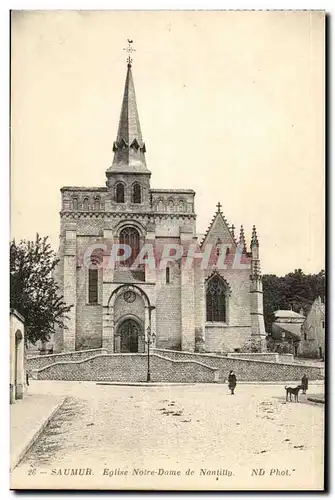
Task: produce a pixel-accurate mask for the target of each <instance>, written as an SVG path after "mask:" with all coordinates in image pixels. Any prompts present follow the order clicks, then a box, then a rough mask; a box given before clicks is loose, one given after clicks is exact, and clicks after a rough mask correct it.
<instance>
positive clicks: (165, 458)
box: [12, 381, 324, 489]
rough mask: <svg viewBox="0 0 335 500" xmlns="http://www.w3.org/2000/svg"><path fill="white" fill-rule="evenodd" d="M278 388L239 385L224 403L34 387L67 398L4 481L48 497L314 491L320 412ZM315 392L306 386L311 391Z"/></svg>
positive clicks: (202, 387) (138, 392)
mask: <svg viewBox="0 0 335 500" xmlns="http://www.w3.org/2000/svg"><path fill="white" fill-rule="evenodd" d="M283 386H284V384H283ZM283 386H280V385H251V384H241V385H238V386H237V390H236V394H235V395H234V396H231V395H230V394H229V391H228V389H227V386H226V385H214V384H195V385H184V386H180V385H179V386H178V385H176V386H160V387H157V386H155V387H146V386H144V387H143V386H142V387H134V386H112V385H97V384H95V383H94V382H60V381H58V382H56V381H55V382H54V381H32V383H31V388H30V390H32V391H36V393H39V394H41V393H48V394H50V393H53V394H60V395H63V396H64V397H66V399H65V402H64V404H63V406H62V407H61V409H60V410H59V411H58V413H57V414H56V415H55V417H54V418H53V419H52V421H51V422H50V423H49V425H48V426H47V427H46V429H45V431H44V432H43V434H42V435H41V436H40V438H39V440H38V441H37V442H36V443H35V445H34V446H33V447H32V448H31V449H30V451H29V452H28V453H27V454H26V456H25V457H24V459H23V461H22V462H21V463H20V464H19V466H18V467H17V468H16V469H15V470H14V472H13V475H12V481H13V483H15V482H16V484H19V483H20V484H23V483H24V484H29V485H34V487H43V486H44V487H45V485H46V484H48V485H51V487H55V488H57V487H65V486H66V487H68V488H70V487H75V488H87V487H90V485H91V487H92V485H94V486H95V487H97V488H107V489H108V488H111V489H118V488H133V487H134V486H135V487H137V488H154V489H160V488H162V489H164V488H172V489H179V488H191V489H192V488H200V489H203V488H205V489H206V488H214V489H230V488H239V489H240V488H256V489H267V488H269V487H273V488H279V489H297V488H298V489H300V488H302V489H309V488H313V489H314V488H322V483H323V479H322V468H323V419H324V406H323V405H318V404H314V403H310V402H308V401H307V398H306V396H304V395H300V402H299V403H293V402H292V403H290V402H288V403H286V401H285V391H284V387H283ZM322 391H323V387H317V386H313V384H311V385H310V392H312V393H314V394H315V393H318V392H322ZM65 469H70V471H69V472H68V473H69V474H71V469H78V470H77V472H73V474H77V475H72V476H67V475H66V474H67V473H66V471H65ZM79 469H82V471H81V472H80V473H79ZM259 469H264V473H262V471H259ZM83 471H84V472H83ZM134 471H135V472H134ZM178 471H179V474H178ZM192 471H194V472H193V473H192ZM274 471H275V472H274ZM229 473H230V475H229ZM79 474H83V475H79Z"/></svg>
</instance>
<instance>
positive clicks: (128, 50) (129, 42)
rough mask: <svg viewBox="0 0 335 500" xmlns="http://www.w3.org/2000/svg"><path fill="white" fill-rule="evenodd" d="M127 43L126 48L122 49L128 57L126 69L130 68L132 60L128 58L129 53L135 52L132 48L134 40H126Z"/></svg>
mask: <svg viewBox="0 0 335 500" xmlns="http://www.w3.org/2000/svg"><path fill="white" fill-rule="evenodd" d="M127 42H128V47H127V48H125V49H123V50H125V51H126V52H127V53H128V57H127V64H128V68H130V67H131V63H132V62H133V60H132V58H131V57H130V55H131V53H132V52H136V49H134V48H133V45H132V44H133V43H134V40H130V39H129V38H127Z"/></svg>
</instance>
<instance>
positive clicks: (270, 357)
mask: <svg viewBox="0 0 335 500" xmlns="http://www.w3.org/2000/svg"><path fill="white" fill-rule="evenodd" d="M227 357H228V358H239V359H255V360H257V361H273V362H274V363H279V354H278V353H277V352H229V353H228V354H227Z"/></svg>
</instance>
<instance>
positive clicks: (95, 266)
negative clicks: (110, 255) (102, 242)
mask: <svg viewBox="0 0 335 500" xmlns="http://www.w3.org/2000/svg"><path fill="white" fill-rule="evenodd" d="M90 261H91V262H90V265H89V269H88V303H89V304H98V302H99V272H98V270H99V268H100V267H101V264H102V262H103V254H102V251H101V250H100V249H97V250H94V251H93V252H92V255H91V258H90Z"/></svg>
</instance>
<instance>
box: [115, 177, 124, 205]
mask: <svg viewBox="0 0 335 500" xmlns="http://www.w3.org/2000/svg"><path fill="white" fill-rule="evenodd" d="M115 199H116V203H124V185H123V184H122V183H121V182H118V183H117V184H116V189H115Z"/></svg>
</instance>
